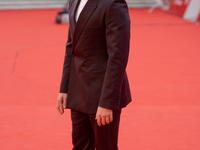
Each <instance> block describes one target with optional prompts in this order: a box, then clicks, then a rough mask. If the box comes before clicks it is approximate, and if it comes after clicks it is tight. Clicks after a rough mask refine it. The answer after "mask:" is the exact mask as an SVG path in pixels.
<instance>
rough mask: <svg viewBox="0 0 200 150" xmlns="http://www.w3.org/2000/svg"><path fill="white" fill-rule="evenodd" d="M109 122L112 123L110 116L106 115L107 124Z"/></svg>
mask: <svg viewBox="0 0 200 150" xmlns="http://www.w3.org/2000/svg"><path fill="white" fill-rule="evenodd" d="M109 123H110V117H109V116H106V124H109Z"/></svg>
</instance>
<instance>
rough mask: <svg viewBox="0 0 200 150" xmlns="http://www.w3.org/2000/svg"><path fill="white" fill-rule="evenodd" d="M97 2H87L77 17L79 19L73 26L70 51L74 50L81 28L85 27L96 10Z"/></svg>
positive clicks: (91, 0) (94, 0) (93, 0)
mask: <svg viewBox="0 0 200 150" xmlns="http://www.w3.org/2000/svg"><path fill="white" fill-rule="evenodd" d="M98 1H99V0H88V2H87V3H86V5H85V7H84V8H83V10H82V12H81V14H80V16H79V19H78V21H77V23H76V25H75V29H74V34H73V43H72V50H73V49H74V46H75V45H76V43H77V40H78V38H79V37H80V35H81V33H82V31H83V28H84V27H85V25H86V23H87V21H88V19H89V18H90V16H91V15H92V13H93V11H94V10H95V9H96V7H97V3H98Z"/></svg>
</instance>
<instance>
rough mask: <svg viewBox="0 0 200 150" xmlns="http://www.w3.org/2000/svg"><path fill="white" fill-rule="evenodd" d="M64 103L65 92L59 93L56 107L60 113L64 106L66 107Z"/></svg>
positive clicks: (65, 100) (65, 98) (65, 99)
mask: <svg viewBox="0 0 200 150" xmlns="http://www.w3.org/2000/svg"><path fill="white" fill-rule="evenodd" d="M66 104H67V93H59V94H58V99H57V104H56V109H57V110H58V112H59V113H60V114H61V115H62V114H63V113H64V108H66Z"/></svg>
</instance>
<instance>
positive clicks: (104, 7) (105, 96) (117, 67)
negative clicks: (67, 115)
mask: <svg viewBox="0 0 200 150" xmlns="http://www.w3.org/2000/svg"><path fill="white" fill-rule="evenodd" d="M78 4H79V0H71V1H70V3H69V20H70V22H69V33H68V40H67V44H66V53H65V61H64V65H63V74H62V81H61V86H60V92H61V93H68V98H67V108H70V109H73V110H77V111H80V112H84V113H88V114H95V113H96V110H97V107H98V106H101V107H104V108H109V109H121V108H122V107H125V106H126V105H127V104H128V103H129V102H130V101H131V94H130V88H129V83H128V78H127V74H126V71H125V69H126V65H127V61H128V54H129V42H130V18H129V14H128V8H127V4H126V2H125V1H124V0H88V2H87V3H86V5H85V7H84V8H83V10H82V12H81V13H80V16H79V19H78V21H77V22H75V13H76V10H77V7H78Z"/></svg>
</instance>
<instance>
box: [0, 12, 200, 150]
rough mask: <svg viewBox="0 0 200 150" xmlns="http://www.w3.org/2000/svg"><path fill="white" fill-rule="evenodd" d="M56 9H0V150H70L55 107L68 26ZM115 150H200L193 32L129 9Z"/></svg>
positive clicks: (199, 32)
mask: <svg viewBox="0 0 200 150" xmlns="http://www.w3.org/2000/svg"><path fill="white" fill-rule="evenodd" d="M57 12H58V10H24V11H0V16H1V23H0V41H1V44H0V150H36V149H37V150H55V149H59V150H65V149H66V150H70V149H71V148H72V144H71V121H70V116H69V110H66V112H65V114H64V115H63V116H60V115H59V114H58V113H57V111H56V108H55V104H56V99H57V94H58V91H59V83H60V78H61V73H62V63H63V58H64V51H65V42H66V38H67V31H68V30H67V28H68V25H56V24H54V19H55V16H56V14H57ZM130 15H131V22H132V26H131V27H132V30H131V51H130V57H129V63H128V67H127V72H128V75H129V80H130V85H131V89H132V96H133V102H132V103H131V104H130V105H129V106H128V107H127V108H126V109H124V110H123V113H122V119H121V124H120V137H119V147H120V150H199V149H200V143H199V139H200V119H199V116H200V42H199V39H200V26H197V25H195V24H193V23H190V22H187V21H184V20H182V19H181V18H178V17H176V16H172V15H170V14H167V13H165V12H163V11H162V10H155V11H154V12H153V13H152V14H148V13H147V9H130Z"/></svg>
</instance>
